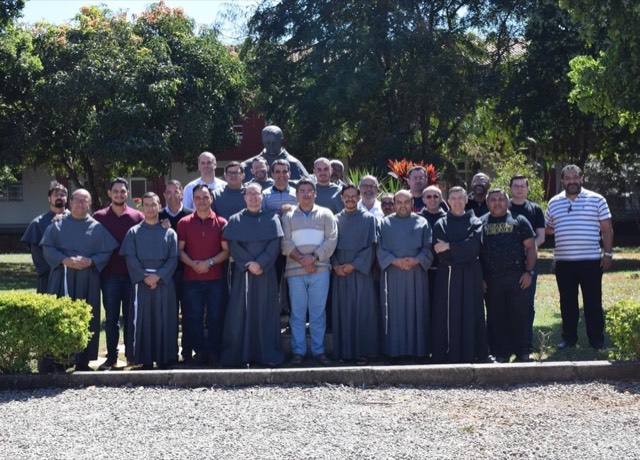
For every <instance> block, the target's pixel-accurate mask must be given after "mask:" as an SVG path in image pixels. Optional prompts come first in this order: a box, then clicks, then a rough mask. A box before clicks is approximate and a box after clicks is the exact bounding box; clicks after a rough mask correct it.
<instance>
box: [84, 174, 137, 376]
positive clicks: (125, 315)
mask: <svg viewBox="0 0 640 460" xmlns="http://www.w3.org/2000/svg"><path fill="white" fill-rule="evenodd" d="M128 188H129V183H128V182H127V180H126V179H123V178H122V177H116V178H115V179H113V180H112V181H111V183H110V184H109V190H107V194H108V195H109V198H110V199H111V204H110V205H109V206H107V207H106V208H103V209H100V210H99V211H96V212H95V213H93V218H94V219H95V220H97V221H98V222H100V223H101V224H102V225H103V226H104V227H105V228H106V229H107V230H109V233H111V235H112V236H113V237H114V238H115V239H116V241H117V242H118V247H117V248H116V250H115V251H113V253H112V254H111V259H109V263H108V264H107V266H106V267H105V269H104V270H102V273H101V274H100V289H101V291H102V304H103V306H104V311H105V323H104V329H105V335H106V338H107V359H106V360H105V361H104V362H103V363H102V364H101V365H100V369H101V370H109V369H111V368H113V367H115V365H116V364H117V362H118V341H119V340H120V326H119V324H118V322H119V320H120V308H121V307H122V324H123V329H124V345H125V356H126V357H127V360H128V361H130V360H131V359H130V358H131V355H130V352H131V345H132V344H133V337H130V336H129V327H130V324H129V322H130V321H133V318H129V309H130V305H129V297H130V295H129V294H130V292H131V279H130V278H129V271H128V270H127V263H126V261H125V260H124V257H122V256H121V255H120V245H121V244H122V241H123V240H124V236H125V235H126V234H127V232H128V231H129V229H130V228H131V227H133V226H134V225H136V224H139V223H140V222H142V221H143V220H144V215H143V214H142V213H141V212H140V211H138V210H137V209H132V208H130V207H129V206H127V198H128V197H129V191H128ZM130 341H131V342H130Z"/></svg>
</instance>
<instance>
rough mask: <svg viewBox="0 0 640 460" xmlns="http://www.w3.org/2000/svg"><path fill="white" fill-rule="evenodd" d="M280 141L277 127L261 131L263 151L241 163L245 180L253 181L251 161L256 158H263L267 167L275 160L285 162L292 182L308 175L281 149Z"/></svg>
mask: <svg viewBox="0 0 640 460" xmlns="http://www.w3.org/2000/svg"><path fill="white" fill-rule="evenodd" d="M282 140H283V135H282V130H281V129H280V128H278V127H277V126H275V125H270V126H267V127H265V128H264V129H263V130H262V145H264V149H263V150H262V152H260V153H259V154H258V155H256V156H255V157H251V158H249V159H248V160H245V161H243V162H242V167H243V168H244V172H245V176H246V180H251V179H253V172H252V171H251V166H252V163H253V160H255V159H256V158H258V157H261V158H264V159H265V160H266V162H267V165H273V162H274V161H276V160H287V161H288V162H289V165H290V171H291V179H293V180H298V179H300V178H302V177H306V176H308V175H309V173H308V172H307V170H306V169H305V167H304V166H303V165H302V163H301V162H300V160H298V159H297V158H295V157H294V156H293V155H291V154H289V152H287V151H286V150H285V149H284V147H282Z"/></svg>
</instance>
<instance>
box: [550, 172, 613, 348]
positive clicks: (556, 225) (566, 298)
mask: <svg viewBox="0 0 640 460" xmlns="http://www.w3.org/2000/svg"><path fill="white" fill-rule="evenodd" d="M560 180H561V182H562V185H563V187H564V192H560V193H559V194H558V195H556V196H554V197H553V198H551V200H550V201H549V205H548V206H547V212H546V213H545V216H544V217H545V228H546V233H547V235H555V253H554V259H555V261H556V282H557V283H558V291H560V312H561V314H562V342H560V344H559V345H558V348H559V349H564V348H568V347H573V346H575V345H576V343H577V341H578V320H579V318H580V310H579V307H578V286H580V289H581V290H582V300H583V304H584V317H585V321H586V325H587V337H588V338H589V344H590V345H591V346H592V347H593V348H595V349H596V350H599V349H601V348H602V347H603V346H604V312H603V311H602V272H603V271H605V270H608V269H609V268H611V262H612V257H613V254H612V252H611V251H612V245H613V226H612V224H611V212H610V211H609V206H608V205H607V201H606V200H605V199H604V197H603V196H602V195H599V194H597V193H595V192H592V191H591V190H587V189H584V188H582V171H581V170H580V168H579V167H578V166H576V165H568V166H565V167H564V168H563V169H562V172H561V174H560ZM600 238H602V246H603V248H602V250H601V248H600Z"/></svg>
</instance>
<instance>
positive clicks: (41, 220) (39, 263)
mask: <svg viewBox="0 0 640 460" xmlns="http://www.w3.org/2000/svg"><path fill="white" fill-rule="evenodd" d="M48 195H49V210H48V211H47V212H45V213H44V214H41V215H39V216H38V217H36V218H35V219H33V220H32V221H31V223H29V226H28V227H27V230H26V231H25V232H24V235H22V240H21V241H22V242H24V243H27V244H28V245H29V250H30V252H31V260H33V265H34V266H35V268H36V273H37V274H38V285H37V288H36V292H37V293H39V294H44V293H46V292H47V283H48V282H49V264H48V263H47V261H46V260H45V258H44V255H43V254H42V246H41V244H40V243H41V241H42V235H44V232H45V230H46V229H47V227H49V225H51V222H52V221H53V219H54V217H56V216H59V215H63V214H66V213H68V211H67V210H66V205H67V195H68V192H67V188H66V187H65V186H64V185H62V184H59V183H58V182H53V183H52V184H51V188H49V194H48Z"/></svg>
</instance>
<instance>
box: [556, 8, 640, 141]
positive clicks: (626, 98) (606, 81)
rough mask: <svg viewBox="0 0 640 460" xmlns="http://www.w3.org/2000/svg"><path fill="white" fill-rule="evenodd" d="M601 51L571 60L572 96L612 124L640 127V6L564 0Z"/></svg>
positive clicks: (587, 36)
mask: <svg viewBox="0 0 640 460" xmlns="http://www.w3.org/2000/svg"><path fill="white" fill-rule="evenodd" d="M560 4H561V5H562V7H564V8H565V9H566V10H567V11H568V12H569V13H570V14H571V17H572V18H573V19H574V20H575V21H576V22H577V24H578V26H579V29H580V33H581V36H582V37H583V38H584V39H585V41H586V42H587V43H588V44H592V45H596V50H595V51H596V53H593V54H582V55H580V56H576V57H575V58H573V59H572V60H571V73H570V77H571V81H572V83H573V85H574V87H573V90H572V91H571V100H572V101H574V102H576V103H577V104H578V106H579V107H580V109H581V110H583V111H585V112H588V113H594V114H596V115H598V116H600V117H602V118H603V119H604V120H605V121H606V123H607V124H608V125H620V126H623V127H628V129H629V130H631V131H632V132H633V131H635V130H636V129H637V128H638V126H639V125H640V35H638V24H640V4H638V2H629V1H626V0H613V1H609V2H596V3H595V4H594V3H593V2H591V1H588V0H561V1H560Z"/></svg>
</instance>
